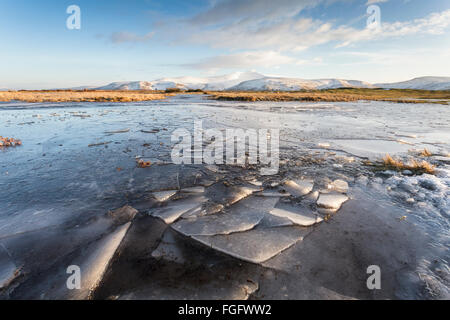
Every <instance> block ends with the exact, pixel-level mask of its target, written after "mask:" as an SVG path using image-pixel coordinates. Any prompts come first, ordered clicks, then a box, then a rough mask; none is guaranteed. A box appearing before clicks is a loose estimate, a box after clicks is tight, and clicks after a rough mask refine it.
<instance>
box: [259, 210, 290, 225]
mask: <svg viewBox="0 0 450 320" xmlns="http://www.w3.org/2000/svg"><path fill="white" fill-rule="evenodd" d="M293 224H294V223H293V222H292V221H291V220H289V219H287V218H281V217H277V216H274V215H273V214H270V213H267V214H266V215H265V216H264V218H263V219H262V220H261V222H260V223H258V228H260V227H261V228H277V227H287V226H292V225H293Z"/></svg>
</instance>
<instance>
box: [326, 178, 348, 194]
mask: <svg viewBox="0 0 450 320" xmlns="http://www.w3.org/2000/svg"><path fill="white" fill-rule="evenodd" d="M328 189H331V190H334V191H337V192H341V193H347V192H348V183H347V182H346V181H344V180H340V179H338V180H334V181H333V182H332V183H330V184H329V185H328Z"/></svg>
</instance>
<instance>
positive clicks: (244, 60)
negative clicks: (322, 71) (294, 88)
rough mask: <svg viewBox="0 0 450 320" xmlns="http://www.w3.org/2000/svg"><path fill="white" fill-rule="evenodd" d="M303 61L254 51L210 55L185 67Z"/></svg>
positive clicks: (275, 53) (219, 67) (213, 67)
mask: <svg viewBox="0 0 450 320" xmlns="http://www.w3.org/2000/svg"><path fill="white" fill-rule="evenodd" d="M297 63H301V61H298V60H296V59H294V58H292V57H289V56H285V55H282V54H280V53H279V52H276V51H252V52H241V53H236V54H229V55H220V56H215V57H209V58H206V59H203V60H200V61H198V62H195V63H190V64H184V65H182V66H183V67H189V68H194V69H203V70H207V71H214V70H219V69H241V68H249V67H276V66H279V65H283V64H297Z"/></svg>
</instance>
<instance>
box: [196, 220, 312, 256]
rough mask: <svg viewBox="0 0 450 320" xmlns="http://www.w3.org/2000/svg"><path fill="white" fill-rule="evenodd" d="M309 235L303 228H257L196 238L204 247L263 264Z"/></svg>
mask: <svg viewBox="0 0 450 320" xmlns="http://www.w3.org/2000/svg"><path fill="white" fill-rule="evenodd" d="M308 233H309V230H308V229H306V228H301V227H297V226H294V227H282V228H255V229H252V230H250V231H246V232H237V233H232V234H230V235H216V236H194V237H192V238H193V239H195V240H197V241H199V242H200V243H203V244H204V245H206V246H208V247H210V248H212V249H215V250H217V251H220V252H222V253H225V254H228V255H230V256H232V257H235V258H238V259H241V260H244V261H248V262H251V263H262V262H264V261H267V260H269V259H270V258H273V257H274V256H276V255H277V254H279V253H281V252H282V251H284V250H286V249H288V248H289V247H291V246H293V245H294V244H295V243H297V242H298V241H301V240H303V238H304V237H305V236H306V235H307V234H308Z"/></svg>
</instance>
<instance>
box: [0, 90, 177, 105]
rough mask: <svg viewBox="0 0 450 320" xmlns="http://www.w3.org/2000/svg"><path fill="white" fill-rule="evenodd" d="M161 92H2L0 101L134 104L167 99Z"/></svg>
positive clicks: (166, 94) (0, 92)
mask: <svg viewBox="0 0 450 320" xmlns="http://www.w3.org/2000/svg"><path fill="white" fill-rule="evenodd" d="M170 95H173V94H168V93H164V92H159V91H144V90H141V91H97V90H86V91H82V90H80V91H76V90H54V91H51V90H40V91H3V92H2V91H0V101H24V102H133V101H149V100H160V99H165V98H166V97H167V96H170Z"/></svg>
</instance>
